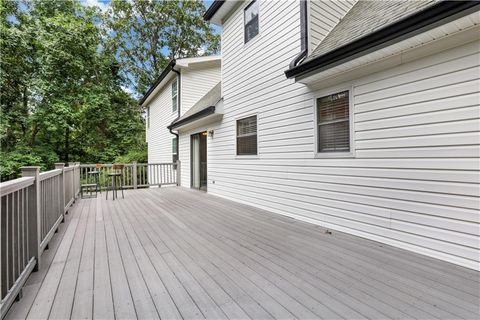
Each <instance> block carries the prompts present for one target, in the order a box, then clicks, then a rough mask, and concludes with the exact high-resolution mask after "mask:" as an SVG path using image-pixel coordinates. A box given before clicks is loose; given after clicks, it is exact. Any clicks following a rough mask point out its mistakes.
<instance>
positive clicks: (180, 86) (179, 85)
mask: <svg viewBox="0 0 480 320" xmlns="http://www.w3.org/2000/svg"><path fill="white" fill-rule="evenodd" d="M174 68H175V65H173V66H172V71H173V72H175V73H176V74H177V76H178V79H177V102H178V108H177V112H178V115H177V119H179V118H180V107H181V105H182V104H181V97H182V91H181V88H182V83H181V79H182V78H181V74H180V71H177V70H175V69H174ZM168 130H169V131H170V133H171V134H173V135H175V136H176V137H177V146H176V148H177V150H176V151H177V159H179V160H180V137H179V135H178V133H177V132H173V131H172V128H170V127H169V128H168Z"/></svg>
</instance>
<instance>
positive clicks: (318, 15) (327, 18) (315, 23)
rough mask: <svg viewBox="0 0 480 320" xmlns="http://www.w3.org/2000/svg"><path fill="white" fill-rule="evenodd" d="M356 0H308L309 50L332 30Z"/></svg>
mask: <svg viewBox="0 0 480 320" xmlns="http://www.w3.org/2000/svg"><path fill="white" fill-rule="evenodd" d="M355 2H357V1H356V0H310V1H309V9H308V10H309V15H308V17H309V20H308V25H309V33H308V38H309V45H308V49H309V52H312V51H313V50H314V49H315V48H316V47H317V46H318V44H319V43H320V42H321V41H322V40H323V39H324V38H325V37H326V36H327V34H329V33H330V31H332V29H333V28H334V27H335V26H336V25H337V23H338V22H339V21H340V20H341V19H342V18H343V17H344V16H345V15H346V14H347V12H348V10H350V9H351V8H352V7H353V5H354V4H355Z"/></svg>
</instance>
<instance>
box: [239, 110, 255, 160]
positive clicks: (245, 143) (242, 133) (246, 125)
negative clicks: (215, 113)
mask: <svg viewBox="0 0 480 320" xmlns="http://www.w3.org/2000/svg"><path fill="white" fill-rule="evenodd" d="M256 154H257V116H252V117H248V118H245V119H240V120H237V155H239V156H243V155H256Z"/></svg>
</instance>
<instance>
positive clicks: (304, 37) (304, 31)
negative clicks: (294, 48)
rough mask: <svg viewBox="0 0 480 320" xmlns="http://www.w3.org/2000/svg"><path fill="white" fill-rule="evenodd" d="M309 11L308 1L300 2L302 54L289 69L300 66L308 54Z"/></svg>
mask: <svg viewBox="0 0 480 320" xmlns="http://www.w3.org/2000/svg"><path fill="white" fill-rule="evenodd" d="M307 23H308V11H307V0H301V1H300V49H301V51H300V53H299V54H298V55H297V56H296V57H295V58H294V59H293V60H292V61H291V62H290V65H289V68H290V69H292V68H294V67H295V66H296V65H298V64H299V63H300V62H301V61H302V60H303V59H304V58H306V57H307V54H308V25H307Z"/></svg>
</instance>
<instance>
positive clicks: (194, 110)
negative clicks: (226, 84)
mask: <svg viewBox="0 0 480 320" xmlns="http://www.w3.org/2000/svg"><path fill="white" fill-rule="evenodd" d="M221 99H222V83H221V82H219V83H217V84H216V85H215V86H214V87H213V88H212V89H210V91H208V92H207V93H206V94H205V95H204V96H203V97H202V98H200V100H198V102H197V103H195V104H194V105H193V106H192V107H191V108H190V109H189V110H188V111H187V112H185V114H184V115H183V116H181V117H180V118H177V119H175V120H174V121H173V122H172V123H171V124H170V126H169V128H171V129H174V128H178V127H179V126H181V125H184V124H186V123H190V122H193V121H195V120H198V119H200V118H203V117H204V116H208V115H210V114H212V113H214V112H215V105H216V104H217V103H218V102H219V101H220V100H221Z"/></svg>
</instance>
